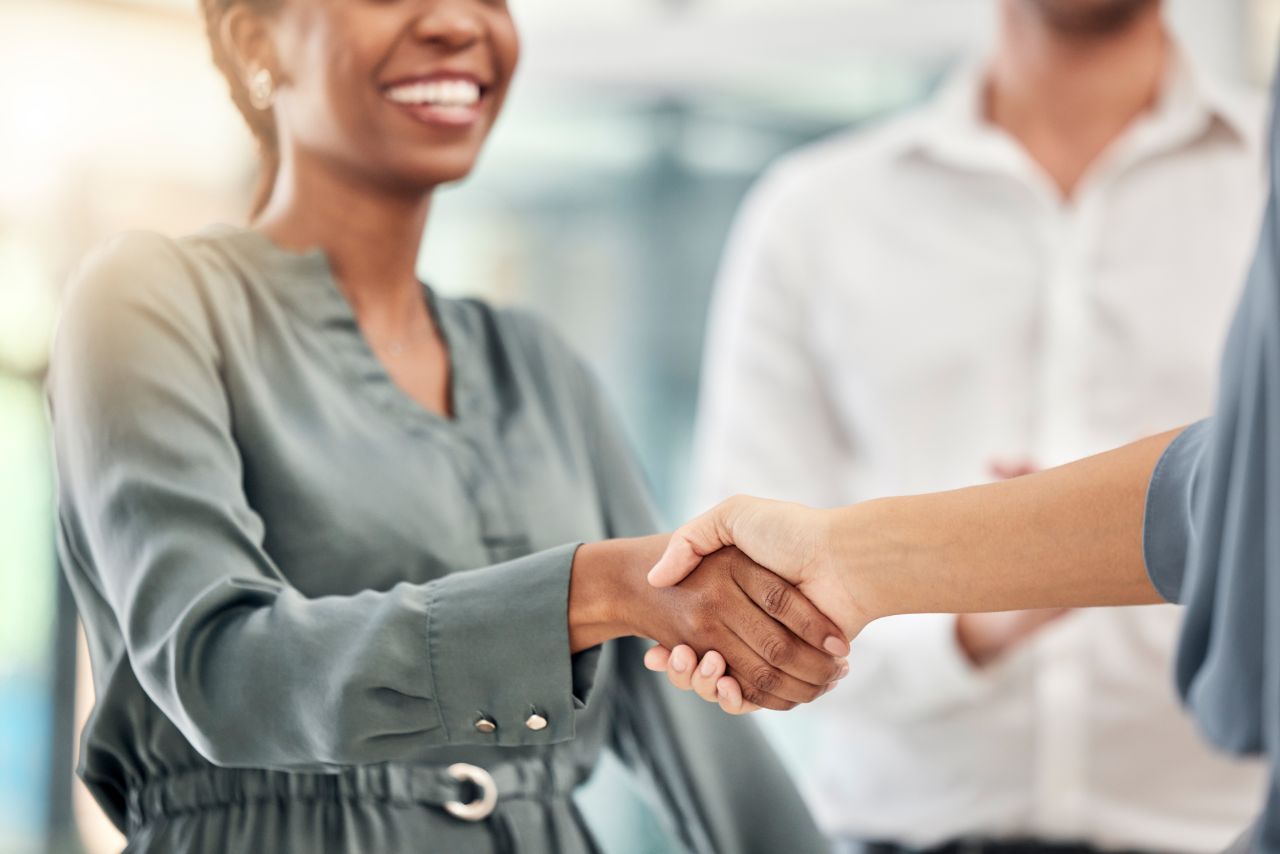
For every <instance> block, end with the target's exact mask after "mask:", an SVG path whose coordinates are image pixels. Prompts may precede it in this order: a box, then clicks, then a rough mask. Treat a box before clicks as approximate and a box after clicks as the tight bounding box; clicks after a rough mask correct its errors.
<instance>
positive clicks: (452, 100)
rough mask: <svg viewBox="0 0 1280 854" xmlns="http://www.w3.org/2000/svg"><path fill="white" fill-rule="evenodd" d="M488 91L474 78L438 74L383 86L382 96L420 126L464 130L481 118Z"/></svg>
mask: <svg viewBox="0 0 1280 854" xmlns="http://www.w3.org/2000/svg"><path fill="white" fill-rule="evenodd" d="M489 89H490V86H489V85H488V84H486V83H484V82H482V81H481V80H479V79H478V78H476V76H475V75H472V74H468V73H464V72H454V71H439V72H435V73H433V74H425V75H420V76H416V77H409V78H402V79H400V80H398V81H396V82H395V83H392V84H390V85H388V86H385V87H384V88H383V90H382V95H383V97H384V98H386V99H387V100H388V101H390V102H391V103H393V104H395V105H397V106H398V107H400V108H401V109H403V111H404V112H405V113H406V114H407V115H409V116H410V117H412V118H413V119H415V120H416V121H419V122H421V123H423V124H426V125H431V126H433V127H445V128H463V129H465V128H471V127H473V126H475V125H476V124H478V123H479V122H480V121H481V120H482V119H483V118H484V116H485V111H486V103H485V102H486V97H487V95H488V93H489Z"/></svg>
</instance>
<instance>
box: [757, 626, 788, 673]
mask: <svg viewBox="0 0 1280 854" xmlns="http://www.w3.org/2000/svg"><path fill="white" fill-rule="evenodd" d="M760 652H761V656H762V657H763V658H764V660H765V661H767V662H769V663H770V664H772V665H773V666H774V667H786V666H787V665H788V664H790V663H791V662H792V660H794V659H795V656H796V648H795V645H794V644H793V643H792V642H791V640H790V639H789V638H785V637H783V636H781V635H778V634H771V635H769V636H768V637H766V638H765V639H764V640H763V641H762V642H761V644H760Z"/></svg>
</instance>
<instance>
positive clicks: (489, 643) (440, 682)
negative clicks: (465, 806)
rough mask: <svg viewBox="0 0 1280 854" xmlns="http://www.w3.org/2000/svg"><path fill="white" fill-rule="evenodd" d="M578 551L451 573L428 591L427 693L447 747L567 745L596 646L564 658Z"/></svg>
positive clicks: (593, 671) (587, 684) (593, 668)
mask: <svg viewBox="0 0 1280 854" xmlns="http://www.w3.org/2000/svg"><path fill="white" fill-rule="evenodd" d="M577 549H578V545H576V544H575V545H569V546H562V547H560V548H556V549H551V550H549V551H544V552H539V553H537V554H533V555H529V556H527V557H523V558H520V559H518V560H513V561H510V562H508V563H503V564H498V565H496V566H490V567H485V568H483V569H475V570H470V571H467V572H455V573H452V574H450V575H447V576H445V577H444V578H441V579H439V580H438V581H436V582H433V583H432V584H431V585H430V587H431V591H432V596H431V600H430V603H429V606H428V612H427V614H428V616H427V626H428V643H429V649H430V656H431V665H432V672H433V674H434V682H435V684H434V686H433V693H434V696H435V697H436V702H437V705H438V706H439V708H440V713H441V719H442V720H443V722H444V728H445V733H446V737H447V739H448V743H450V744H489V745H503V746H522V745H538V744H552V743H555V742H561V741H567V740H569V739H571V738H573V736H574V724H575V714H576V712H577V710H579V709H584V708H586V705H587V701H588V699H589V695H590V692H591V687H592V683H593V682H594V681H595V674H596V667H597V663H598V660H599V655H600V649H599V647H597V648H595V649H592V650H587V651H585V652H582V653H579V654H578V655H570V652H569V577H570V574H571V572H572V569H573V558H574V554H575V553H576V552H577ZM478 723H480V725H479V726H477V724H478Z"/></svg>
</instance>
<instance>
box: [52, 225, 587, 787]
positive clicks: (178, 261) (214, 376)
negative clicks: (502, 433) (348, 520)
mask: <svg viewBox="0 0 1280 854" xmlns="http://www.w3.org/2000/svg"><path fill="white" fill-rule="evenodd" d="M205 299H207V296H206V295H204V294H202V292H201V291H200V289H199V288H198V287H197V286H196V284H194V279H193V277H192V275H191V274H190V273H189V272H188V270H187V269H186V267H185V265H184V261H183V257H182V255H181V252H180V250H179V249H178V248H177V247H176V246H175V245H174V244H173V243H172V242H170V241H168V240H166V239H164V238H160V237H158V236H152V235H130V236H127V237H126V238H124V239H122V240H121V241H119V242H117V243H115V244H112V245H111V246H110V247H108V249H107V250H105V251H104V252H102V253H101V254H99V255H98V256H97V257H96V258H95V259H94V260H93V261H92V262H91V263H89V264H88V265H87V266H86V268H85V269H84V271H83V272H82V273H81V274H80V275H79V276H78V277H77V281H76V283H75V286H74V287H73V289H72V291H71V292H70V294H69V297H68V300H67V303H66V309H65V310H64V314H63V318H62V321H61V325H60V327H59V331H58V335H57V340H56V343H55V355H54V361H53V367H52V370H51V375H50V380H49V388H48V395H49V405H50V413H51V416H52V421H53V433H54V446H55V454H56V461H57V467H58V476H59V516H60V521H61V531H62V535H61V546H62V549H63V553H64V557H65V558H66V559H68V560H70V561H74V562H75V563H76V564H77V565H78V567H79V569H80V570H81V571H82V572H84V573H85V575H86V576H87V577H88V578H89V579H90V580H91V582H92V583H93V584H94V585H96V586H97V587H98V592H99V594H100V595H101V597H102V599H103V601H105V602H106V603H107V605H108V606H109V613H108V614H106V615H105V616H103V617H102V618H103V619H114V621H115V623H116V624H117V625H118V630H119V633H120V634H121V636H122V637H123V641H124V645H125V649H126V651H127V655H128V658H129V662H130V664H131V666H132V668H133V670H134V672H135V674H136V676H137V679H138V681H139V683H140V685H141V686H142V687H143V689H144V690H145V691H146V692H147V694H148V695H149V696H150V698H151V699H152V700H153V701H154V702H155V704H156V705H157V706H159V707H160V709H161V710H162V711H163V712H164V713H165V715H167V716H168V717H169V718H170V719H171V720H172V721H173V723H174V724H175V725H176V726H177V727H178V728H179V729H180V730H181V731H182V733H183V734H184V736H185V737H186V738H187V739H188V740H189V741H190V742H191V744H192V745H193V746H194V747H195V748H196V749H197V750H198V751H199V752H200V753H201V754H202V755H203V756H205V757H206V758H207V759H208V760H209V761H210V762H212V763H214V764H216V765H222V766H252V767H259V768H276V769H287V770H325V769H332V768H336V767H338V766H344V765H351V764H362V763H371V762H380V761H389V760H400V761H412V760H414V759H415V758H419V757H425V756H427V755H428V751H430V750H432V749H434V748H439V747H441V746H445V745H472V744H483V745H495V744H496V745H503V746H523V745H542V744H548V743H554V742H562V741H566V740H568V739H571V738H573V736H574V728H575V718H576V716H577V715H578V714H579V713H580V711H579V710H580V709H582V708H583V707H584V705H585V700H584V698H585V697H586V694H587V691H588V690H589V683H590V679H591V677H592V675H593V673H592V667H593V664H594V661H595V658H594V656H587V657H582V656H577V657H574V656H571V655H570V649H569V639H568V617H567V613H568V588H569V577H570V570H571V567H572V563H573V557H574V553H575V550H576V545H566V546H564V547H561V548H557V549H554V550H551V551H546V552H541V553H538V554H533V555H530V556H527V557H524V558H522V559H519V560H514V561H511V562H508V563H503V564H499V565H495V566H487V567H482V568H477V569H473V570H470V571H463V572H457V573H453V574H451V575H448V576H446V577H444V578H441V579H439V580H435V581H432V582H430V583H426V584H411V583H401V584H398V585H396V586H395V587H393V588H391V589H389V590H385V591H373V590H369V591H364V592H361V593H358V594H355V595H350V596H323V597H317V598H311V597H308V596H305V595H303V594H302V593H301V592H299V591H298V590H297V589H296V588H295V587H293V586H292V585H291V584H290V583H289V580H288V579H287V578H286V577H285V576H284V575H283V574H282V572H281V570H280V568H279V567H278V566H277V565H276V564H275V563H274V562H273V561H272V558H271V556H270V555H268V554H267V553H266V551H265V550H264V548H263V533H264V530H263V529H264V526H263V521H262V519H261V518H260V517H259V516H258V515H257V514H256V513H255V512H254V510H253V508H252V507H251V506H250V505H249V503H248V500H247V498H246V496H245V494H244V490H243V488H242V477H243V469H242V460H241V456H240V451H239V447H238V445H237V442H236V439H235V437H234V436H233V434H232V430H231V418H232V412H231V404H230V401H229V400H228V397H227V395H226V393H225V389H224V385H223V383H222V382H221V364H220V355H219V347H218V344H217V339H216V334H215V331H214V329H213V327H212V324H211V323H210V321H209V313H208V311H207V310H206V306H205V305H204V304H203V301H204V300H205ZM530 707H535V708H537V709H538V710H539V711H540V712H541V714H542V715H543V716H544V717H545V718H546V719H547V721H548V726H546V727H545V728H544V729H542V730H540V731H535V730H533V729H530V728H528V727H526V726H525V718H526V717H527V716H528V714H529V709H530ZM481 710H483V711H484V712H485V713H487V714H489V715H491V716H492V717H493V718H495V719H496V721H497V723H498V727H497V730H496V732H494V733H484V732H480V731H478V730H477V729H476V727H475V722H476V719H477V717H478V715H479V713H480V711H481Z"/></svg>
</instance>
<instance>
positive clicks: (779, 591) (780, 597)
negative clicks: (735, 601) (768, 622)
mask: <svg viewBox="0 0 1280 854" xmlns="http://www.w3.org/2000/svg"><path fill="white" fill-rule="evenodd" d="M760 605H761V607H763V608H764V610H765V612H766V613H767V614H769V615H770V616H772V617H779V616H782V615H783V614H785V613H787V611H789V610H791V591H790V590H788V589H787V588H786V587H784V586H783V585H782V584H780V583H778V582H777V581H770V582H768V583H766V584H765V586H764V589H763V590H762V591H761V592H760Z"/></svg>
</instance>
